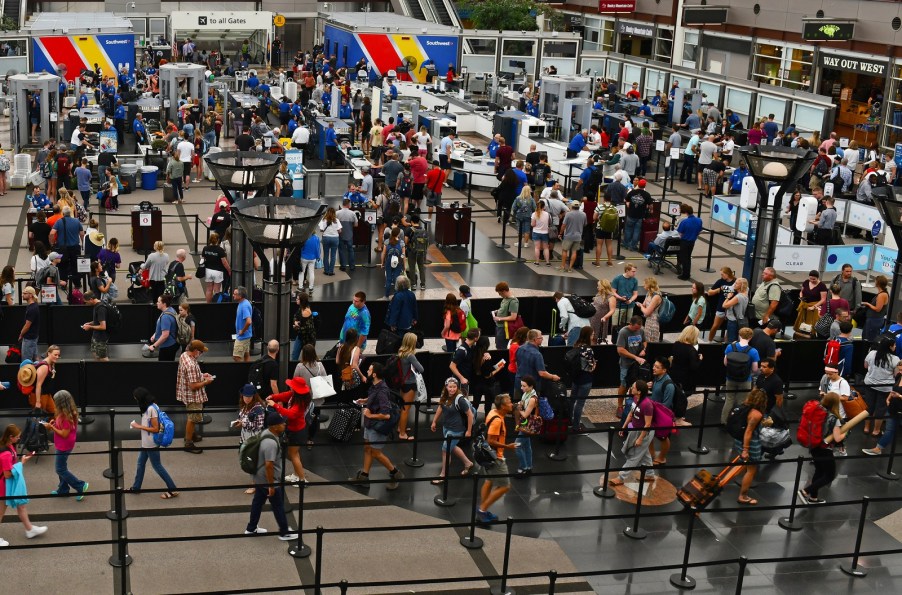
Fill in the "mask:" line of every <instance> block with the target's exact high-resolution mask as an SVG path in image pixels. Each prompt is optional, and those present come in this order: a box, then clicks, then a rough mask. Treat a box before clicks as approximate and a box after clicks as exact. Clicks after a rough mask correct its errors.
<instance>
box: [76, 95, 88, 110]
mask: <svg viewBox="0 0 902 595" xmlns="http://www.w3.org/2000/svg"><path fill="white" fill-rule="evenodd" d="M85 107H88V94H87V93H82V94H81V95H79V96H78V109H82V108H85Z"/></svg>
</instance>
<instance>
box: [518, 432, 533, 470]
mask: <svg viewBox="0 0 902 595" xmlns="http://www.w3.org/2000/svg"><path fill="white" fill-rule="evenodd" d="M515 442H516V443H517V444H518V445H519V446H518V447H517V461H518V465H517V470H518V471H525V470H526V469H532V439H531V438H530V437H529V436H517V439H516V440H515Z"/></svg>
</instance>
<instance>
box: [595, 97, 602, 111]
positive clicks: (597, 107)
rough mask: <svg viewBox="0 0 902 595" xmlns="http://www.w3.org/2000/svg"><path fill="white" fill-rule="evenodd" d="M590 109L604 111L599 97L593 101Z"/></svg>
mask: <svg viewBox="0 0 902 595" xmlns="http://www.w3.org/2000/svg"><path fill="white" fill-rule="evenodd" d="M592 109H598V110H601V109H604V104H603V103H602V102H601V97H598V98H596V99H595V103H594V104H593V105H592Z"/></svg>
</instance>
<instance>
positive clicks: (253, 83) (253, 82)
mask: <svg viewBox="0 0 902 595" xmlns="http://www.w3.org/2000/svg"><path fill="white" fill-rule="evenodd" d="M259 86H260V79H258V78H257V75H256V74H253V75H251V76H249V77H247V87H248V89H250V90H251V91H256V90H257V87H259Z"/></svg>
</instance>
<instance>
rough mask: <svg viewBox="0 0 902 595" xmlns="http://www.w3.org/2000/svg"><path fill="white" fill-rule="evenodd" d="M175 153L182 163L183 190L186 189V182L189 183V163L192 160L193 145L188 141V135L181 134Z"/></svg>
mask: <svg viewBox="0 0 902 595" xmlns="http://www.w3.org/2000/svg"><path fill="white" fill-rule="evenodd" d="M175 149H176V151H178V156H179V161H181V162H182V168H184V170H185V171H184V175H185V182H184V184H185V190H187V189H188V182H190V181H191V162H192V161H193V160H194V143H192V142H191V141H190V140H188V135H187V134H186V133H184V132H183V133H182V140H180V141H179V144H178V145H176V147H175Z"/></svg>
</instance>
